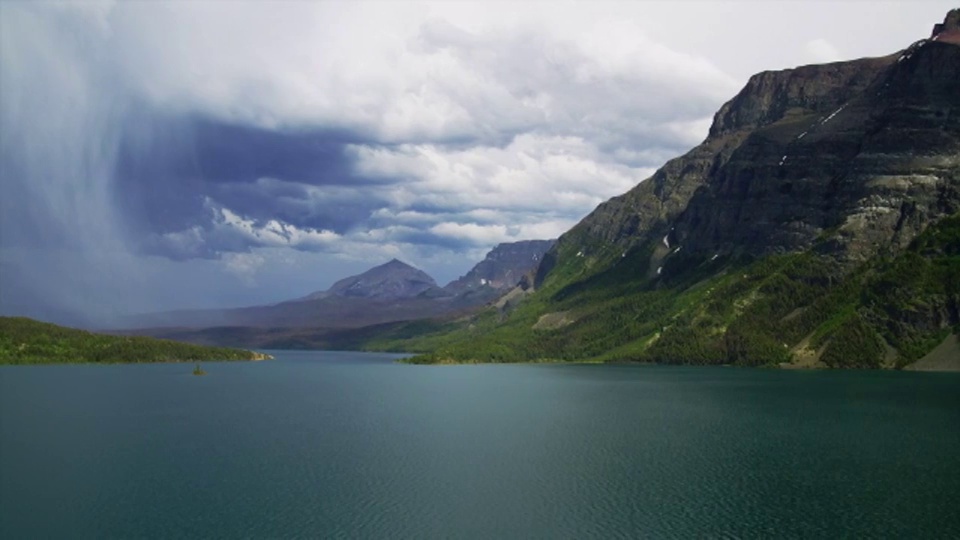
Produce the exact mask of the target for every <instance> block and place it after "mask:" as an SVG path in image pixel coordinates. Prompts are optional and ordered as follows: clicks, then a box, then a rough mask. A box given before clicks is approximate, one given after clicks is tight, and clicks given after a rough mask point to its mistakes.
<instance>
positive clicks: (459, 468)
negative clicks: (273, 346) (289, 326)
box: [0, 351, 960, 538]
mask: <svg viewBox="0 0 960 540" xmlns="http://www.w3.org/2000/svg"><path fill="white" fill-rule="evenodd" d="M272 354H274V355H275V356H276V358H277V359H276V360H274V361H267V362H251V363H245V362H236V363H205V364H204V368H205V369H206V371H207V372H208V375H207V376H204V377H195V376H193V375H191V370H192V368H193V365H192V364H153V365H107V366H98V365H63V366H5V367H2V368H0V537H3V538H32V537H71V538H133V537H158V538H159V537H163V538H171V537H192V538H242V537H248V538H249V537H255V538H262V537H368V538H369V537H374V538H383V537H389V538H428V537H456V538H502V537H510V538H515V537H539V538H589V537H597V538H610V537H657V538H663V537H676V538H690V537H798V536H804V537H810V536H816V537H824V536H827V537H837V536H870V537H877V536H881V537H925V538H936V537H943V538H948V537H954V538H956V537H960V517H958V513H957V512H956V509H957V508H958V507H960V459H958V457H960V375H958V374H950V373H904V372H869V371H844V372H839V371H812V372H796V371H780V370H759V369H734V368H706V367H667V366H625V365H624V366H596V365H471V366H410V365H402V364H397V363H396V359H397V358H398V357H397V356H396V355H386V354H362V353H338V352H285V351H275V352H272Z"/></svg>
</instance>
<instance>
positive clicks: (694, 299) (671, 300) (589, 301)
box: [364, 215, 960, 368]
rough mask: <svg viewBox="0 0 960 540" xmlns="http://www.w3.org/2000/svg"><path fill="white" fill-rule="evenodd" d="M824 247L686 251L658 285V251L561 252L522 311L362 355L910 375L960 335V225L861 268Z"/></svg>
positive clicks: (395, 331)
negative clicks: (654, 267) (590, 255)
mask: <svg viewBox="0 0 960 540" xmlns="http://www.w3.org/2000/svg"><path fill="white" fill-rule="evenodd" d="M820 248H821V246H814V248H813V249H811V250H809V251H806V252H803V253H795V254H789V255H777V256H770V257H764V258H761V259H757V260H753V259H750V258H743V257H741V258H733V257H718V258H715V259H705V258H703V257H699V258H698V257H697V256H696V255H685V256H680V254H678V255H677V256H672V257H670V258H669V259H667V260H666V261H665V262H664V263H663V273H662V275H653V276H651V275H650V273H649V272H648V271H647V268H648V267H649V266H650V257H651V253H652V252H653V246H644V247H641V248H640V249H637V250H635V251H634V252H632V253H630V254H627V255H626V256H615V257H611V258H610V260H606V261H598V262H596V263H594V264H593V267H592V268H597V270H595V271H591V268H590V267H588V266H585V265H582V263H580V259H578V258H576V257H563V256H562V254H561V257H560V260H561V261H566V263H567V266H564V265H563V264H561V265H560V266H558V267H556V268H554V269H553V271H552V272H551V274H550V275H549V276H548V278H547V279H546V281H545V282H544V283H543V285H542V287H541V288H540V290H539V291H537V293H536V294H534V295H532V296H530V297H528V298H527V299H526V300H525V301H523V302H521V303H520V304H519V305H518V306H516V307H515V308H514V309H498V308H495V307H490V308H489V309H487V310H485V311H483V312H481V313H479V314H477V315H475V316H472V317H470V318H467V319H463V320H461V321H459V322H458V323H457V324H456V325H455V327H454V328H453V329H451V328H450V327H449V326H445V327H442V329H441V328H438V330H439V331H435V332H428V333H425V334H418V333H414V332H410V334H406V333H405V332H404V329H403V327H402V326H401V327H393V328H392V329H391V330H390V332H387V333H385V334H384V335H381V336H380V337H379V338H376V339H373V340H371V341H369V342H368V343H367V344H366V346H365V347H364V348H367V349H380V350H395V351H404V352H416V353H422V354H421V355H420V356H416V357H413V358H410V359H409V360H407V361H408V362H412V363H448V362H531V361H543V360H559V361H580V362H583V361H592V362H623V361H636V362H656V363H669V364H680V363H682V364H730V365H751V366H756V365H778V364H781V363H795V364H798V365H806V366H808V367H813V366H823V367H835V368H880V367H888V368H902V367H905V366H907V365H909V364H911V363H913V362H915V361H916V360H918V359H920V358H921V357H923V356H924V355H925V354H926V353H927V352H929V351H930V350H932V349H933V348H935V347H936V346H937V345H938V344H939V343H941V342H942V341H943V340H944V339H945V338H946V337H947V336H949V335H950V334H951V333H954V334H957V333H960V328H958V327H957V322H956V317H957V311H958V309H960V215H954V216H952V217H949V218H946V219H943V220H941V221H940V222H938V223H936V224H935V225H932V226H931V227H929V228H928V230H927V231H926V232H925V233H924V234H922V235H921V236H920V237H918V238H917V239H916V240H915V241H914V242H912V243H911V245H910V246H909V248H908V249H906V250H905V251H903V252H900V253H898V254H896V255H886V256H884V255H881V256H877V257H875V258H873V259H871V260H869V261H867V262H865V263H863V264H860V265H859V266H857V267H855V268H854V269H853V270H850V267H847V268H842V267H841V266H840V265H839V264H838V263H837V262H836V261H835V260H834V259H833V258H832V257H831V256H830V254H829V253H823V252H821V251H823V250H821V249H820ZM577 265H579V266H577ZM560 313H562V314H564V315H563V316H562V317H558V316H555V315H556V314H560ZM544 320H561V321H563V322H562V323H561V324H553V325H545V324H542V322H543V321H544ZM538 323H540V324H538ZM418 329H419V330H421V331H422V330H423V329H424V327H423V325H422V324H420V325H419V328H418Z"/></svg>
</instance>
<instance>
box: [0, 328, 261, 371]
mask: <svg viewBox="0 0 960 540" xmlns="http://www.w3.org/2000/svg"><path fill="white" fill-rule="evenodd" d="M264 358H268V357H267V356H266V355H263V354H260V353H256V352H252V351H244V350H240V349H229V348H226V347H205V346H201V345H191V344H188V343H179V342H176V341H168V340H162V339H154V338H147V337H127V336H109V335H104V334H96V333H92V332H86V331H84V330H76V329H73V328H65V327H62V326H57V325H55V324H49V323H44V322H39V321H35V320H32V319H27V318H24V317H0V364H62V363H81V362H95V363H141V362H194V361H199V360H259V359H264Z"/></svg>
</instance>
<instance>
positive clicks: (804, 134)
mask: <svg viewBox="0 0 960 540" xmlns="http://www.w3.org/2000/svg"><path fill="white" fill-rule="evenodd" d="M806 136H807V132H806V131H804V132H803V133H801V134H799V135H797V140H798V141H799V140H800V139H802V138H804V137H806Z"/></svg>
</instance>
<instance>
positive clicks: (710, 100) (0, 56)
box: [0, 0, 955, 326]
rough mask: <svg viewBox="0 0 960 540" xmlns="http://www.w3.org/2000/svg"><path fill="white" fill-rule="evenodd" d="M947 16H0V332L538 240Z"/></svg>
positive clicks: (371, 11)
mask: <svg viewBox="0 0 960 540" xmlns="http://www.w3.org/2000/svg"><path fill="white" fill-rule="evenodd" d="M952 4H953V2H952V1H937V0H927V1H922V0H921V1H917V0H912V1H909V0H908V1H902V2H868V1H853V0H850V1H820V2H817V1H799V0H792V1H776V0H774V1H762V2H761V1H759V0H754V1H745V2H733V1H729V2H728V1H710V2H696V1H683V0H681V1H676V0H674V1H670V2H657V1H632V2H573V1H562V0H561V1H553V2H545V3H538V2H522V1H521V2H497V1H485V2H467V1H447V2H434V3H430V2H406V1H389V2H370V1H359V2H346V1H331V2H307V1H296V2H282V1H270V2H265V1H264V2H240V1H230V0H217V1H211V2H203V1H199V2H186V1H177V2H174V1H163V0H158V1H154V2H69V3H44V2H35V1H30V2H26V1H16V0H12V1H11V0H4V1H2V2H0V314H4V315H26V316H32V317H36V318H41V319H44V320H51V321H57V322H67V323H73V324H84V325H101V326H102V325H109V324H110V322H111V321H116V320H118V319H117V317H120V316H123V315H125V314H130V313H142V312H150V311H161V310H170V309H179V308H219V307H233V306H243V305H255V304H264V303H274V302H278V301H282V300H286V299H291V298H297V297H301V296H304V295H305V294H307V293H310V292H312V291H317V290H323V289H326V288H327V287H328V286H329V285H331V284H332V283H333V282H334V281H336V280H338V279H340V278H343V277H346V276H348V275H352V274H356V273H359V272H362V271H364V270H366V269H368V268H370V267H372V266H375V265H377V264H381V263H383V262H386V261H388V260H389V259H391V258H399V259H401V260H403V261H405V262H408V263H410V264H413V265H415V266H417V267H418V268H421V269H423V270H425V271H426V272H428V273H429V274H431V275H432V276H433V277H434V278H435V279H436V280H437V281H438V282H439V283H440V284H441V285H442V284H445V283H446V282H448V281H451V280H453V279H455V278H457V277H458V276H460V275H462V274H464V273H466V272H467V271H468V270H469V269H470V268H471V267H472V266H473V265H474V264H476V263H477V262H479V261H480V260H481V259H482V258H483V256H484V254H485V253H486V252H487V251H488V250H489V249H491V248H492V247H493V246H495V245H496V244H498V243H501V242H513V241H519V240H531V239H548V238H556V237H557V236H559V235H561V234H562V233H563V232H564V231H566V230H568V229H569V228H570V227H571V226H573V225H574V224H576V223H577V222H578V221H579V220H580V219H582V218H583V217H584V216H586V215H587V214H588V213H589V212H590V211H591V210H593V209H594V208H595V207H596V206H597V205H598V204H599V203H601V202H602V201H604V200H606V199H608V198H610V197H612V196H615V195H618V194H621V193H623V192H625V191H627V190H629V189H630V188H632V187H633V186H635V185H636V184H638V183H639V182H641V181H643V180H644V179H646V178H647V177H649V176H650V174H652V172H653V171H655V170H656V169H657V168H658V167H659V166H661V165H662V164H663V163H664V162H665V161H667V160H668V159H670V158H672V157H676V156H678V155H680V154H682V153H684V152H685V151H687V150H689V149H690V148H692V147H693V146H695V145H696V144H698V143H699V142H701V141H702V140H703V138H704V137H705V136H706V133H707V130H708V128H709V125H710V121H711V119H712V116H713V113H714V112H715V111H716V110H717V109H718V108H719V107H720V105H721V104H723V103H724V102H725V101H727V100H728V99H730V98H732V97H733V96H734V95H735V94H736V93H737V91H738V90H739V89H740V88H741V87H742V86H743V85H744V83H745V82H746V81H747V79H748V78H749V77H750V75H752V74H753V73H756V72H759V71H763V70H779V69H787V68H791V67H795V66H798V65H803V64H810V63H822V62H829V61H836V60H843V59H853V58H859V57H864V56H882V55H886V54H890V53H893V52H895V51H897V50H899V49H902V48H905V47H907V46H908V45H910V43H912V42H913V41H916V40H918V39H922V38H925V37H928V36H929V33H930V30H931V28H932V26H933V24H934V23H937V22H940V21H942V20H943V16H944V15H945V13H946V12H947V11H948V10H949V9H950V8H952V7H955V6H954V5H952Z"/></svg>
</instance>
